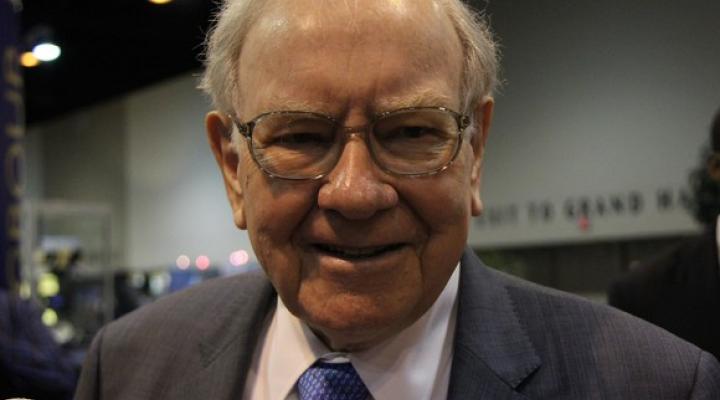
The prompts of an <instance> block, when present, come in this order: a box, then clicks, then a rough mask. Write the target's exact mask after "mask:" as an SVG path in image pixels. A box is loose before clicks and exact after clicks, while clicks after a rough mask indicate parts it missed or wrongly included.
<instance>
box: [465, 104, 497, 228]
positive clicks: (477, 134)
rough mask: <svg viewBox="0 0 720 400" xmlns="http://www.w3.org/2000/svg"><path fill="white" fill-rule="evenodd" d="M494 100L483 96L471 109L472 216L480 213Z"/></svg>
mask: <svg viewBox="0 0 720 400" xmlns="http://www.w3.org/2000/svg"><path fill="white" fill-rule="evenodd" d="M494 106H495V100H493V98H492V97H490V96H485V97H483V99H482V100H481V101H479V102H478V104H477V105H476V106H475V108H474V109H473V114H472V117H473V121H472V124H473V127H474V128H473V129H474V132H473V135H472V137H471V139H470V143H471V145H472V150H473V161H472V170H471V173H470V190H472V198H471V200H470V202H471V212H472V215H473V216H478V215H480V214H482V211H483V204H482V199H481V197H480V183H481V182H482V167H483V160H484V157H483V156H484V153H485V143H486V142H487V138H488V134H489V133H490V123H491V122H492V114H493V108H494Z"/></svg>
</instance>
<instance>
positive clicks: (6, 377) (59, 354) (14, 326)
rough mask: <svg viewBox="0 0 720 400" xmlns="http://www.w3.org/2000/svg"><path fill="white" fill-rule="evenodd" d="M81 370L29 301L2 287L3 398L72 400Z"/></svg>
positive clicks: (0, 359) (0, 383)
mask: <svg viewBox="0 0 720 400" xmlns="http://www.w3.org/2000/svg"><path fill="white" fill-rule="evenodd" d="M77 377H78V371H77V367H76V366H74V365H73V363H72V360H71V358H70V357H69V355H67V354H66V353H65V352H64V351H63V349H62V348H61V347H60V346H59V345H58V344H57V342H55V340H54V339H53V337H52V334H51V332H50V330H49V329H48V328H47V327H46V326H45V325H43V323H42V321H41V319H40V311H39V310H38V308H37V307H35V306H34V305H33V304H32V303H31V302H30V301H28V300H22V299H20V298H18V297H17V296H15V295H13V294H11V293H9V292H8V291H6V290H0V399H5V398H8V397H27V398H31V399H33V400H63V399H70V398H72V396H73V392H74V391H75V384H76V382H77Z"/></svg>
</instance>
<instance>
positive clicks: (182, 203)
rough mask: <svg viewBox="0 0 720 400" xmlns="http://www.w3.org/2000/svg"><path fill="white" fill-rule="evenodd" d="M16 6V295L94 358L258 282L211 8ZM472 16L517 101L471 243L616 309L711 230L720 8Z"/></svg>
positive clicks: (549, 8)
mask: <svg viewBox="0 0 720 400" xmlns="http://www.w3.org/2000/svg"><path fill="white" fill-rule="evenodd" d="M0 4H1V5H2V12H3V14H1V16H2V18H3V20H2V22H1V23H0V24H1V25H3V31H2V32H3V33H2V34H3V42H2V44H3V46H4V47H5V48H4V49H3V51H4V58H3V59H4V60H5V62H4V64H3V66H4V70H3V71H4V72H3V76H4V77H5V80H4V81H3V85H4V86H3V90H4V91H6V93H11V92H12V93H13V94H12V95H6V97H5V103H3V104H2V109H3V115H4V116H5V117H4V118H5V119H4V120H3V123H4V124H5V126H6V135H4V138H3V140H4V142H3V146H4V151H5V169H6V172H5V178H6V182H9V183H13V184H8V185H6V186H8V187H9V188H11V189H12V190H11V189H8V190H6V192H7V193H5V196H6V198H5V200H3V201H4V204H3V205H4V207H5V208H6V209H7V210H8V211H7V212H6V213H5V214H6V224H5V226H6V227H7V229H6V231H5V233H4V235H5V236H3V237H4V243H3V245H4V249H5V253H6V256H5V259H6V264H5V265H6V267H5V269H6V271H4V272H5V274H4V276H3V280H1V281H0V284H2V286H4V287H6V288H8V289H10V290H11V291H14V292H17V293H19V294H20V295H21V297H23V298H30V299H32V300H33V301H34V302H35V304H39V308H40V311H41V315H42V321H43V323H44V324H45V325H46V326H48V327H49V328H50V329H51V331H52V333H53V337H54V339H55V340H56V341H57V342H58V343H60V344H62V345H63V346H65V347H66V348H71V349H75V350H77V352H78V353H77V355H76V359H77V360H81V359H82V352H83V350H84V349H85V348H86V346H87V345H88V343H89V340H90V339H91V338H92V336H93V335H94V333H95V332H96V331H97V329H98V328H99V326H101V325H102V324H103V323H105V322H107V321H110V320H112V319H114V318H117V317H118V316H119V315H122V314H123V313H125V312H128V311H129V310H132V309H133V308H135V307H138V306H140V305H142V304H145V303H147V302H149V301H152V300H153V299H155V298H157V297H159V296H162V295H164V294H166V293H169V292H172V291H176V290H179V289H181V288H184V287H186V286H188V285H191V284H193V283H196V282H199V281H202V280H204V279H208V278H211V277H215V276H221V275H228V274H233V273H238V272H241V271H244V270H247V269H249V268H256V267H257V264H256V262H255V256H254V254H253V252H252V248H251V246H250V243H249V240H248V238H247V235H246V234H245V233H244V232H241V231H238V230H237V229H236V228H235V227H234V225H233V223H232V219H231V215H230V210H229V206H228V205H227V201H226V199H225V194H224V189H223V187H222V183H221V178H220V174H219V173H218V171H217V170H216V166H215V161H214V159H213V157H212V155H211V153H210V151H209V149H208V146H207V144H206V139H205V133H204V127H203V126H204V115H205V113H206V112H207V111H208V110H209V107H210V106H209V102H208V100H207V99H206V98H205V97H204V96H203V95H202V94H201V93H200V92H199V91H198V90H196V88H195V86H196V85H197V83H198V74H199V73H200V70H201V62H200V60H201V51H202V41H203V38H204V34H205V33H206V32H207V30H208V23H209V21H210V19H211V15H212V13H213V11H214V10H215V8H216V4H214V3H213V2H212V1H209V0H174V1H168V0H164V1H160V0H157V1H156V2H155V3H153V2H149V1H147V0H136V1H104V2H90V1H80V0H72V1H71V0H53V1H50V0H36V1H30V0H26V1H24V2H20V1H17V0H13V1H11V0H0ZM475 5H476V6H477V7H479V8H482V9H485V12H486V14H487V15H488V16H489V19H490V21H491V24H492V26H493V29H494V31H495V32H496V34H497V37H498V39H499V41H500V43H501V45H502V54H503V61H502V67H503V72H502V77H503V81H504V85H503V87H502V88H501V90H500V91H499V92H498V93H497V94H496V113H495V117H494V121H493V126H492V130H491V135H490V138H489V141H488V145H487V150H486V160H485V164H484V179H483V188H482V193H483V198H484V202H485V205H486V210H485V214H484V215H483V216H482V217H479V218H477V219H475V220H474V221H473V224H472V230H471V234H470V245H471V246H472V247H473V248H474V249H475V250H476V251H477V252H478V253H479V254H480V255H481V257H482V258H483V259H484V260H485V262H486V263H488V264H490V265H491V266H493V267H496V268H500V269H503V270H505V271H508V272H510V273H513V274H516V275H519V276H522V277H524V278H526V279H529V280H533V281H536V282H540V283H542V284H545V285H549V286H553V287H556V288H559V289H562V290H566V291H570V292H575V293H579V294H581V295H583V296H586V297H589V298H591V299H593V300H596V301H601V302H602V301H605V291H606V289H607V286H608V285H609V283H610V282H611V281H612V280H613V279H615V278H616V277H617V276H619V275H620V274H622V273H623V272H625V271H628V270H629V269H630V268H631V265H633V264H634V263H636V262H637V261H639V260H643V259H647V258H648V257H652V256H654V255H657V254H658V253H659V252H661V251H663V250H664V249H666V248H668V246H670V245H672V244H674V243H676V242H677V241H678V240H680V239H682V238H684V237H688V236H691V235H697V234H698V233H700V232H701V230H702V226H701V224H700V223H698V222H697V221H696V220H695V219H694V218H693V216H692V208H693V204H694V200H693V191H692V190H691V186H690V184H689V177H690V174H691V173H692V171H693V170H695V169H698V168H701V167H702V166H704V162H705V161H704V157H705V154H706V153H707V151H708V150H707V147H708V133H709V129H710V123H711V121H712V118H713V115H714V113H715V112H716V110H717V109H718V108H720V45H719V43H720V24H719V23H718V16H719V15H720V2H718V1H717V0H690V1H684V2H679V1H671V0H635V1H632V2H628V1H625V0H609V1H603V2H598V1H594V0H575V1H558V0H552V1H551V0H533V1H530V0H523V1H521V0H502V1H489V2H485V1H482V2H481V1H476V2H475ZM13 27H14V28H15V30H14V33H12V32H13V29H12V28H13ZM42 43H46V44H53V45H55V46H57V47H56V48H54V47H52V46H46V47H38V46H37V45H39V44H42ZM34 49H35V50H36V51H33V50H34ZM8 54H10V55H8ZM16 56H17V57H16ZM53 56H55V57H54V58H53ZM17 59H21V60H22V66H17V65H16V64H13V63H12V60H17ZM8 60H10V61H8ZM43 60H45V61H43ZM18 96H22V99H24V101H23V102H20V101H18V100H17V99H18V98H19V97H18ZM6 121H7V122H6ZM23 123H24V129H22V132H19V131H17V129H21V128H19V127H21V126H22V124H23ZM13 127H14V128H13ZM13 149H14V150H13ZM18 149H20V150H18Z"/></svg>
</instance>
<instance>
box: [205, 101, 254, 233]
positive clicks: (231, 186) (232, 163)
mask: <svg viewBox="0 0 720 400" xmlns="http://www.w3.org/2000/svg"><path fill="white" fill-rule="evenodd" d="M205 130H206V133H207V138H208V142H209V143H210V149H211V150H212V152H213V155H214V156H215V161H216V162H217V164H218V167H219V168H220V172H221V173H222V177H223V183H224V184H225V192H226V194H227V197H228V201H229V202H230V207H231V208H232V213H233V221H234V222H235V225H236V226H237V227H238V228H240V229H246V228H247V222H246V220H245V209H244V205H245V203H244V201H243V188H242V184H241V182H240V180H239V178H238V167H239V159H240V158H239V154H238V151H239V149H238V148H237V146H236V145H235V144H234V143H233V142H232V140H230V139H229V137H230V134H229V133H230V132H231V131H232V122H231V121H230V118H229V117H227V116H226V115H223V114H221V113H220V112H218V111H211V112H209V113H208V114H207V116H206V117H205Z"/></svg>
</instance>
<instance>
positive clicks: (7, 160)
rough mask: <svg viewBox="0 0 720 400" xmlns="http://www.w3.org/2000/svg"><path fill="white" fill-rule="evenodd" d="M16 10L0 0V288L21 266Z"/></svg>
mask: <svg viewBox="0 0 720 400" xmlns="http://www.w3.org/2000/svg"><path fill="white" fill-rule="evenodd" d="M19 12H20V2H19V1H17V0H0V62H1V63H2V64H1V65H0V67H1V70H0V72H1V75H0V154H1V155H2V163H1V164H0V168H1V169H2V174H3V185H2V188H1V189H0V215H2V225H0V260H1V262H2V267H0V288H4V289H10V290H15V289H16V286H17V283H18V272H19V268H20V246H19V244H20V198H21V197H22V194H23V190H24V187H23V182H22V178H23V176H22V168H23V164H24V161H25V148H24V147H23V137H24V136H25V127H24V123H25V121H24V119H25V118H24V111H25V108H24V104H23V96H22V94H23V81H22V74H21V72H20V56H19V46H18V43H19V40H18V21H19V19H20V18H19Z"/></svg>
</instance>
